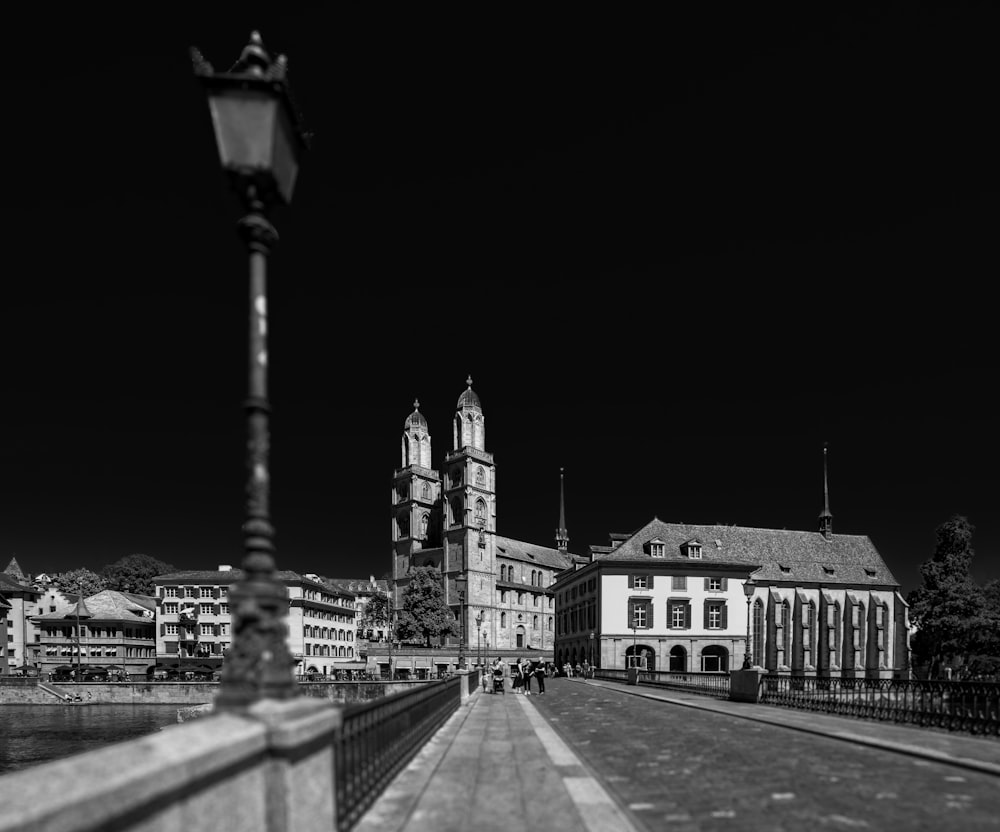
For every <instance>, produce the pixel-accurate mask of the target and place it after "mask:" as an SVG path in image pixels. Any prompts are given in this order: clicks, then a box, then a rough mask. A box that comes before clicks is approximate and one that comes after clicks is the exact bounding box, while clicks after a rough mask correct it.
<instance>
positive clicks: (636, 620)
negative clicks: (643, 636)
mask: <svg viewBox="0 0 1000 832" xmlns="http://www.w3.org/2000/svg"><path fill="white" fill-rule="evenodd" d="M638 626H639V616H638V615H637V616H635V617H634V618H633V619H632V667H638V666H639V662H637V661H636V659H635V630H636V627H638Z"/></svg>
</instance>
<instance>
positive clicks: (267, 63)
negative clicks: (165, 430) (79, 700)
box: [191, 32, 307, 710]
mask: <svg viewBox="0 0 1000 832" xmlns="http://www.w3.org/2000/svg"><path fill="white" fill-rule="evenodd" d="M191 57H192V60H193V62H194V71H195V75H196V76H197V77H198V79H199V80H200V81H201V84H202V86H203V88H204V90H205V93H206V95H207V97H208V105H209V110H210V112H211V115H212V124H213V126H214V128H215V138H216V142H217V144H218V149H219V157H220V160H221V162H222V166H223V168H224V169H225V171H226V173H227V174H228V175H229V178H230V180H231V182H232V185H233V187H234V189H235V190H236V192H237V194H238V196H239V197H240V199H241V200H242V201H243V203H244V205H245V207H246V211H247V213H246V215H245V216H244V217H243V218H242V219H241V220H240V221H239V224H238V227H239V231H240V235H241V236H242V237H243V240H244V241H245V243H246V245H247V248H248V249H249V253H250V303H249V307H250V315H249V318H250V321H249V323H250V333H249V361H248V396H247V400H246V404H245V409H246V420H247V454H246V469H247V484H246V520H245V522H244V523H243V543H244V558H243V564H242V566H243V575H242V577H241V578H240V580H239V581H237V582H236V583H235V584H234V585H233V586H232V587H231V589H230V597H231V602H232V607H233V642H232V646H231V648H230V650H229V653H228V655H227V657H226V661H225V663H224V665H223V668H222V680H221V681H222V684H221V685H220V690H219V695H218V697H217V698H216V702H215V704H216V706H217V707H219V708H220V709H222V710H226V709H229V710H233V709H242V708H245V707H247V706H249V705H251V704H253V703H254V702H256V701H258V700H260V699H264V698H270V699H290V698H292V697H294V696H297V695H298V687H297V685H296V684H295V676H294V669H293V665H294V660H293V658H292V655H291V653H290V652H289V650H288V645H287V643H286V638H285V636H286V631H287V623H286V620H285V618H286V616H287V615H288V590H287V589H286V588H285V585H284V584H283V583H282V582H281V581H279V580H278V579H277V576H276V571H275V570H276V567H275V561H274V551H275V549H274V528H273V526H272V525H271V517H270V469H269V462H268V461H269V453H270V435H269V415H270V412H271V407H270V403H269V401H268V391H267V390H268V388H267V381H268V377H267V368H268V357H267V257H268V255H269V254H270V251H271V248H272V247H273V246H274V245H275V243H277V241H278V234H277V232H276V231H275V230H274V226H273V225H271V223H270V222H269V221H268V219H267V213H268V211H269V210H270V209H271V208H272V207H273V206H275V205H278V204H287V203H288V202H290V201H291V198H292V191H293V190H294V187H295V178H296V175H297V173H298V169H299V159H300V157H301V155H302V153H303V152H304V150H305V149H306V146H307V137H306V134H305V132H304V131H303V128H302V124H301V121H300V119H299V116H298V114H297V112H296V109H295V107H294V105H293V104H292V100H291V94H290V92H289V89H288V84H287V81H286V73H287V66H288V62H287V59H286V58H285V56H284V55H279V56H278V57H277V58H276V59H274V60H272V59H271V56H270V55H269V54H268V53H267V51H266V50H265V49H264V44H263V42H262V41H261V38H260V35H259V34H258V33H257V32H253V33H252V34H251V35H250V43H249V44H247V46H246V47H244V49H243V52H242V54H241V55H240V58H239V60H238V61H237V62H236V63H235V64H234V65H233V66H232V67H231V68H230V69H229V70H228V71H227V72H215V70H214V69H213V68H212V65H211V64H210V63H208V61H206V60H205V59H204V58H203V57H202V55H201V53H200V52H198V50H197V49H192V50H191Z"/></svg>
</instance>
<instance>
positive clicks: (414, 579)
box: [396, 566, 458, 647]
mask: <svg viewBox="0 0 1000 832" xmlns="http://www.w3.org/2000/svg"><path fill="white" fill-rule="evenodd" d="M409 579H410V580H409V583H408V584H407V585H406V589H405V590H403V597H402V609H401V610H400V611H399V619H398V621H397V624H396V634H397V635H398V636H399V638H401V639H403V640H404V641H405V640H409V639H413V638H415V637H417V636H420V637H422V638H423V639H424V643H425V644H426V646H427V647H430V646H431V636H447V635H455V634H457V633H458V623H457V622H456V621H455V615H454V614H453V613H452V611H451V609H450V608H449V607H448V605H447V604H446V603H445V602H444V587H442V586H441V573H440V572H438V570H437V569H436V568H435V567H433V566H418V567H416V568H415V569H411V570H410V573H409Z"/></svg>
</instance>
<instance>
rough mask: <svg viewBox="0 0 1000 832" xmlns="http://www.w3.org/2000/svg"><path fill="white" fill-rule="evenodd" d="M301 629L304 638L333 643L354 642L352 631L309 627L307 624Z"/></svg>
mask: <svg viewBox="0 0 1000 832" xmlns="http://www.w3.org/2000/svg"><path fill="white" fill-rule="evenodd" d="M302 629H303V635H305V637H306V638H323V639H332V640H335V641H353V640H354V631H353V630H335V629H333V627H330V628H329V629H328V628H326V627H310V626H309V625H308V624H306V625H305V627H303V628H302Z"/></svg>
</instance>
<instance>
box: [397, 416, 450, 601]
mask: <svg viewBox="0 0 1000 832" xmlns="http://www.w3.org/2000/svg"><path fill="white" fill-rule="evenodd" d="M413 408H414V409H413V412H412V413H411V414H410V415H409V416H407V417H406V421H405V422H403V438H402V440H401V448H400V451H401V467H400V468H398V469H396V473H395V475H394V476H393V482H392V545H393V570H392V577H393V585H394V586H397V582H398V581H399V580H400V579H403V578H405V575H406V573H407V572H408V571H409V568H410V566H411V565H414V566H424V565H425V563H428V562H430V563H433V564H434V565H435V566H437V567H438V568H440V566H441V520H440V518H441V476H440V474H438V472H437V471H435V470H434V469H433V468H432V467H431V435H430V431H429V430H428V428H427V419H425V418H424V414H423V413H421V412H420V402H419V401H414V402H413ZM398 590H399V587H398V586H397V597H396V598H395V600H394V604H397V603H398V602H399V597H398ZM397 608H398V607H397Z"/></svg>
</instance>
